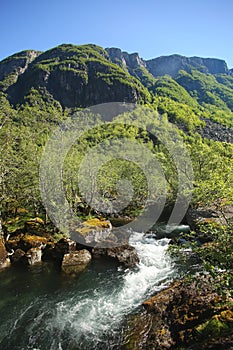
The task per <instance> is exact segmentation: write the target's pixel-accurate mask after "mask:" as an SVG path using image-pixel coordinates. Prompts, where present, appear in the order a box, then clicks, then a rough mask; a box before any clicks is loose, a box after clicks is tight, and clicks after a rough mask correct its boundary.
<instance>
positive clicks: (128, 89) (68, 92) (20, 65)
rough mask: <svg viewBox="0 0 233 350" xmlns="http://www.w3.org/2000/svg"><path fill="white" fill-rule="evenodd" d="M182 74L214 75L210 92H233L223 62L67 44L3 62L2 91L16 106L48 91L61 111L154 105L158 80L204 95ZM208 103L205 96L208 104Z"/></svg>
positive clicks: (230, 72)
mask: <svg viewBox="0 0 233 350" xmlns="http://www.w3.org/2000/svg"><path fill="white" fill-rule="evenodd" d="M180 70H183V71H185V72H187V73H190V74H191V75H193V73H192V70H196V71H199V72H201V73H203V74H204V75H205V74H212V75H215V77H216V79H217V82H218V83H220V84H221V86H220V87H219V86H218V87H216V86H214V87H211V88H209V87H208V89H209V90H211V91H212V90H213V91H215V90H216V91H217V90H219V89H220V90H221V89H222V85H225V86H228V88H230V89H232V84H233V83H232V81H231V80H230V79H232V78H231V76H232V75H233V70H228V68H227V65H226V63H225V61H223V60H219V59H214V58H200V57H184V56H180V55H171V56H162V57H158V58H154V59H151V60H147V61H146V60H143V59H142V58H141V57H140V56H139V54H138V53H132V54H129V53H127V52H124V51H122V50H121V49H119V48H107V49H103V48H101V47H99V46H96V45H82V46H76V45H66V44H63V45H60V46H58V47H55V48H53V49H51V50H48V51H46V52H44V53H41V52H38V51H34V50H28V51H22V52H20V53H17V54H15V55H13V56H10V57H8V58H6V59H5V60H3V61H1V62H0V90H1V91H3V92H5V93H7V95H8V98H9V100H10V102H11V103H13V104H18V103H21V102H23V100H24V98H25V97H26V96H27V95H28V94H29V93H30V90H31V89H32V88H34V89H36V90H43V91H44V90H47V92H48V93H49V94H50V95H51V96H52V97H54V99H56V100H57V101H59V102H60V103H61V105H62V106H63V107H86V106H90V105H94V104H98V103H105V102H113V101H114V102H116V101H122V102H123V101H125V102H133V103H134V102H138V101H139V100H144V101H148V99H149V100H150V94H149V92H148V90H147V89H149V90H150V91H151V92H153V93H154V94H155V95H156V94H161V86H159V87H158V86H157V85H158V84H157V82H158V77H163V76H164V75H170V76H171V77H173V78H175V80H176V81H177V82H178V83H179V84H180V85H181V86H183V87H184V88H185V89H186V90H187V91H188V92H189V93H193V90H197V91H199V90H201V94H202V95H203V86H204V85H203V83H202V82H201V81H200V77H197V78H195V79H193V78H192V77H191V78H190V77H186V76H184V77H182V79H181V78H180V75H178V73H179V71H180ZM179 79H181V80H179ZM156 84H157V85H156ZM193 84H194V85H195V86H192V85H193ZM167 88H168V87H167ZM162 89H165V87H164V86H162ZM227 94H228V95H229V91H225V90H224V96H226V95H227ZM203 96H204V95H203ZM228 97H229V96H228ZM228 97H226V98H225V97H224V98H225V100H226V101H225V100H224V98H223V97H222V94H221V96H220V98H223V100H224V103H225V102H226V103H227V106H228V107H229V106H230V108H231V107H232V106H231V105H229V101H228V100H230V98H228ZM209 99H210V97H209V96H207V95H206V98H205V101H204V102H208V101H209Z"/></svg>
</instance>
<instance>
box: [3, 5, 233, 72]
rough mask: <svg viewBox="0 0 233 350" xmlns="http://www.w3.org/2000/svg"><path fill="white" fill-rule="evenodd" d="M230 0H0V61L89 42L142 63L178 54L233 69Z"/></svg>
mask: <svg viewBox="0 0 233 350" xmlns="http://www.w3.org/2000/svg"><path fill="white" fill-rule="evenodd" d="M232 15H233V1H232V0H221V1H217V0H190V1H188V0H186V1H185V0H177V1H176V0H154V1H153V0H144V1H142V0H118V1H110V0H108V1H107V0H84V1H80V0H40V1H38V0H30V1H29V0H8V1H7V0H2V1H1V21H0V33H1V44H0V60H1V59H3V58H5V57H7V56H9V55H11V54H13V53H15V52H18V51H22V50H25V49H35V50H42V51H44V50H47V49H49V48H52V47H54V46H56V45H59V44H62V43H72V44H77V45H79V44H86V43H94V44H98V45H100V46H103V47H120V48H121V49H122V50H124V51H128V52H130V53H131V52H139V53H140V56H141V57H143V58H144V59H149V58H153V57H157V56H162V55H169V54H173V53H179V54H182V55H185V56H202V57H217V58H222V59H225V60H226V62H227V64H228V66H229V68H232V67H233V43H232V41H233V35H232V34H233V29H232V28H233V27H232Z"/></svg>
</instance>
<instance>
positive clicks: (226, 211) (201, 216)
mask: <svg viewBox="0 0 233 350" xmlns="http://www.w3.org/2000/svg"><path fill="white" fill-rule="evenodd" d="M232 219H233V205H226V206H225V207H223V208H222V210H221V211H219V210H218V209H216V206H215V205H212V206H209V207H208V208H202V207H199V208H189V209H188V210H187V213H186V222H187V223H188V225H189V226H190V228H191V229H192V230H194V231H195V230H196V229H198V225H200V224H203V223H207V224H208V223H214V224H220V225H227V223H228V220H230V221H231V220H232Z"/></svg>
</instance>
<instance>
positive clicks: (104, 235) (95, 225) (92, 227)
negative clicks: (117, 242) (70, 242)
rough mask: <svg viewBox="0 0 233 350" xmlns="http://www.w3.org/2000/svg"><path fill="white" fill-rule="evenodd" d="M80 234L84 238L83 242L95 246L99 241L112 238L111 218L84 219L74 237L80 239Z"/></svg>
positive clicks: (73, 234)
mask: <svg viewBox="0 0 233 350" xmlns="http://www.w3.org/2000/svg"><path fill="white" fill-rule="evenodd" d="M76 233H77V234H78V235H79V236H80V238H81V239H82V242H81V243H82V244H84V245H85V244H86V245H87V246H88V245H91V246H95V245H96V244H97V243H101V242H104V241H106V240H109V239H112V238H113V236H112V224H111V222H110V221H109V220H100V219H98V218H95V219H90V220H87V221H84V222H83V223H82V224H81V225H80V227H78V228H77V229H76V230H75V231H74V232H73V233H72V238H73V239H76V240H77V241H80V239H79V237H77V238H76V235H75V234H76Z"/></svg>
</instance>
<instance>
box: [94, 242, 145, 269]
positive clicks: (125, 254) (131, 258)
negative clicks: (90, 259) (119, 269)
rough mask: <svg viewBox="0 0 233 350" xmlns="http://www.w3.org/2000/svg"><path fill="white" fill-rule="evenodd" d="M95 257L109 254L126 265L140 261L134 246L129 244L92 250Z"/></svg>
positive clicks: (134, 264)
mask: <svg viewBox="0 0 233 350" xmlns="http://www.w3.org/2000/svg"><path fill="white" fill-rule="evenodd" d="M92 253H93V256H94V257H100V256H107V257H110V258H113V259H115V260H117V261H118V262H119V263H120V264H123V265H125V266H126V267H133V266H136V265H137V264H138V263H139V257H138V254H137V251H136V249H135V248H134V247H132V246H130V245H129V244H125V245H122V246H117V247H112V248H98V247H95V248H93V250H92Z"/></svg>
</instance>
